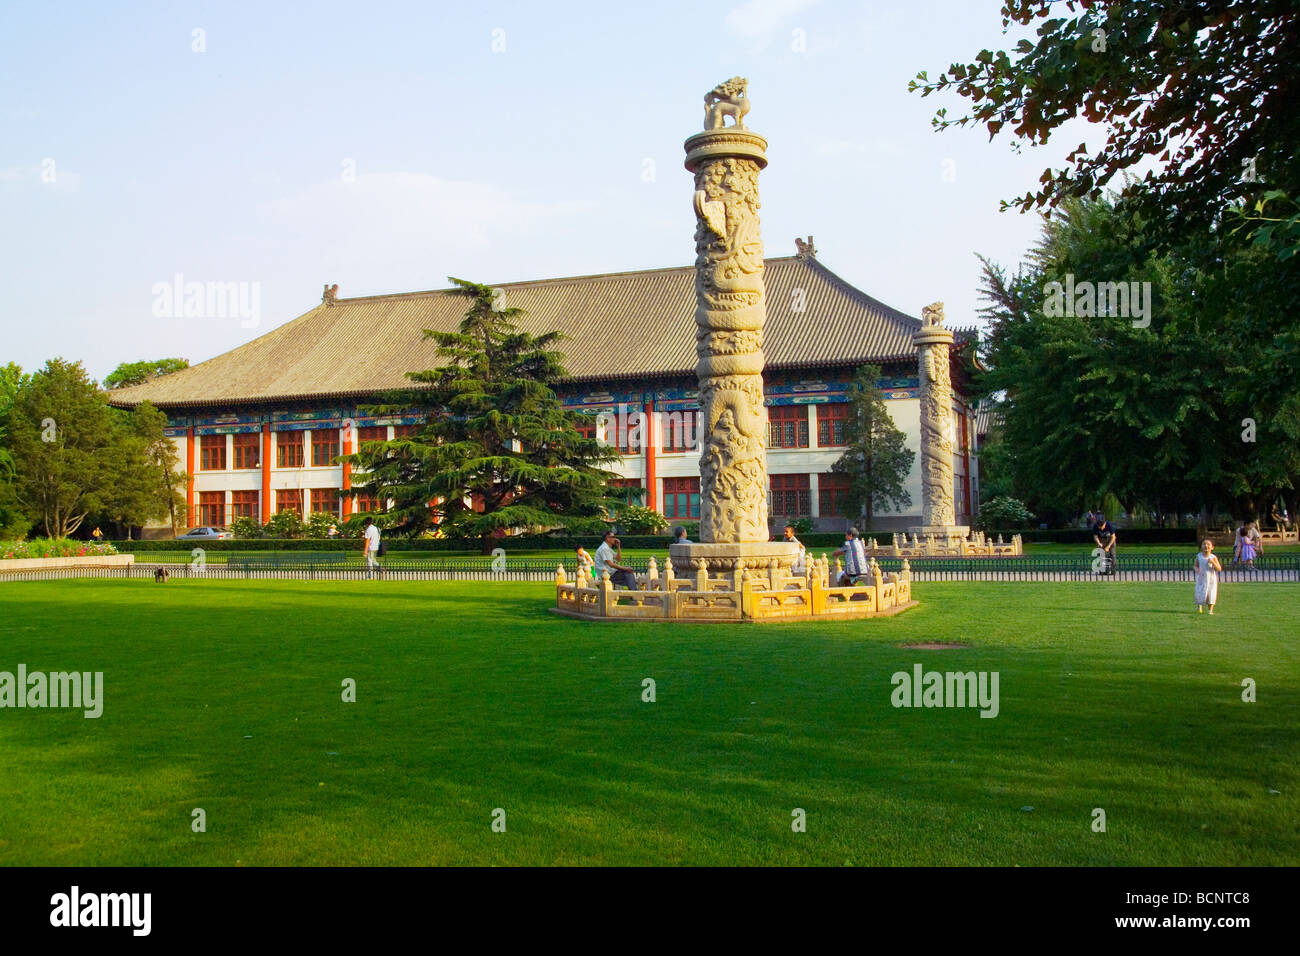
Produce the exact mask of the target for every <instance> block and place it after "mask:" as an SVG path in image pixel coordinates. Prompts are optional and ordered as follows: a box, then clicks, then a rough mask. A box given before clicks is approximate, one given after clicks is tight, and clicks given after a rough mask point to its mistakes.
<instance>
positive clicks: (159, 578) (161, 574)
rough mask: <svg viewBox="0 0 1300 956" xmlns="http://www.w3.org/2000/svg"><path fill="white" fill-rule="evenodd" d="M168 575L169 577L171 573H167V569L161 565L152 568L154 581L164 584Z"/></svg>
mask: <svg viewBox="0 0 1300 956" xmlns="http://www.w3.org/2000/svg"><path fill="white" fill-rule="evenodd" d="M169 577H171V575H170V574H168V573H167V569H166V568H164V567H163V566H162V565H159V566H158V567H157V568H155V569H154V572H153V579H154V583H156V584H166V583H167V579H168V578H169Z"/></svg>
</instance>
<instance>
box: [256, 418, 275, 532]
mask: <svg viewBox="0 0 1300 956" xmlns="http://www.w3.org/2000/svg"><path fill="white" fill-rule="evenodd" d="M271 508H272V502H271V423H270V422H262V514H261V517H260V518H259V519H258V520H259V522H260V523H261V524H266V523H267V522H268V521H270V520H271V514H272V511H271Z"/></svg>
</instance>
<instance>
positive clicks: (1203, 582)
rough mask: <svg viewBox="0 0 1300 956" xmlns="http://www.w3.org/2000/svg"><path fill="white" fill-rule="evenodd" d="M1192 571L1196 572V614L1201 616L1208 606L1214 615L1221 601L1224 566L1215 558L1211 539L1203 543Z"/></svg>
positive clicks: (1193, 561) (1193, 563) (1193, 562)
mask: <svg viewBox="0 0 1300 956" xmlns="http://www.w3.org/2000/svg"><path fill="white" fill-rule="evenodd" d="M1192 569H1193V570H1194V571H1195V572H1196V613H1197V614H1200V613H1201V612H1203V611H1204V610H1205V608H1206V606H1207V605H1208V606H1209V608H1210V613H1211V614H1213V613H1214V604H1215V602H1216V601H1217V600H1218V599H1219V572H1221V571H1222V570H1223V565H1221V564H1220V563H1219V559H1218V558H1216V557H1215V556H1214V542H1213V541H1211V540H1210V539H1209V538H1206V539H1205V540H1204V541H1202V542H1201V550H1200V553H1198V554H1197V555H1196V557H1195V558H1193V559H1192Z"/></svg>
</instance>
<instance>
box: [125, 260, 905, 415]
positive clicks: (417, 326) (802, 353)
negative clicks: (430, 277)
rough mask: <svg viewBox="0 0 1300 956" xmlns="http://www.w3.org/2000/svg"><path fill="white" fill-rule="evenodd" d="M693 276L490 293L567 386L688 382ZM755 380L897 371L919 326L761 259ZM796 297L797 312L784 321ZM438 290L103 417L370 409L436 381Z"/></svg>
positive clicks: (444, 318) (380, 306)
mask: <svg viewBox="0 0 1300 956" xmlns="http://www.w3.org/2000/svg"><path fill="white" fill-rule="evenodd" d="M694 277H695V270H694V267H693V266H682V267H678V268H672V269H652V270H647V271H642V272H621V273H611V274H606V275H595V276H580V277H576V278H568V279H545V280H540V281H534V282H511V283H501V284H499V285H498V286H497V287H499V288H501V289H503V290H504V294H505V304H506V305H508V306H518V307H520V308H522V309H524V310H525V311H526V312H527V315H526V316H524V317H523V318H522V319H521V320H520V322H519V323H518V324H519V327H520V328H521V329H522V330H524V331H527V332H531V333H533V334H540V333H543V332H548V331H552V330H554V329H559V330H560V331H561V332H563V333H564V335H565V336H566V338H565V340H564V341H563V342H562V343H561V345H560V350H561V351H563V352H564V353H565V356H566V359H565V365H566V367H567V369H568V372H569V377H570V379H572V380H574V381H616V380H618V379H629V378H645V377H648V376H682V375H691V374H693V373H694V370H695V318H694V317H695V285H694ZM764 278H765V281H766V284H767V294H768V318H767V328H766V336H765V338H766V349H765V351H766V355H767V367H768V368H769V369H785V368H789V369H798V368H809V367H817V366H828V365H858V364H862V363H863V362H868V361H872V362H883V361H889V360H893V359H910V358H912V357H913V356H914V355H915V354H916V352H915V348H914V347H913V345H912V341H911V339H912V333H913V332H914V331H916V329H918V328H920V325H921V323H920V321H919V320H917V319H915V318H913V317H911V316H909V315H905V314H904V313H902V312H899V311H897V310H896V309H891V308H890V307H889V306H886V305H883V304H882V303H880V302H877V301H876V300H875V299H873V298H871V297H870V296H868V295H865V294H863V293H862V292H859V291H858V290H857V289H855V288H853V287H852V286H850V285H849V284H848V283H846V282H845V281H844V280H843V279H841V278H839V276H837V275H835V274H834V273H833V272H831V271H830V270H829V269H827V268H826V267H825V266H823V265H822V264H821V263H819V262H817V261H816V260H815V259H813V258H811V257H805V256H790V257H786V258H778V259H768V260H767V263H766V270H765V273H764ZM796 290H802V300H803V303H804V311H802V312H796V311H795V309H794V307H795V304H796V301H797V300H798V296H797V294H796ZM445 291H446V290H434V291H428V292H407V293H401V294H396V295H376V296H365V297H363V298H356V299H338V300H337V301H336V302H335V303H334V304H333V305H329V306H326V305H319V306H317V307H316V308H314V309H312V310H311V311H310V312H307V313H304V314H303V315H300V316H299V317H298V318H296V319H293V320H292V321H290V322H286V323H285V324H284V325H282V326H280V327H279V328H277V329H275V330H273V331H271V332H268V333H267V334H266V335H263V336H260V337H259V338H256V339H254V340H253V341H251V342H249V343H247V344H245V345H241V346H239V347H238V348H236V349H233V350H231V351H229V352H226V353H224V354H222V355H218V356H217V357H215V358H212V359H209V360H208V361H206V362H201V363H199V364H198V365H194V366H191V367H189V368H187V369H183V370H181V371H178V372H173V373H171V374H169V375H165V376H163V377H161V378H158V379H155V380H153V381H151V382H147V383H145V384H143V385H137V386H134V387H132V388H124V389H119V390H118V391H116V392H113V393H112V403H113V404H114V405H119V406H127V407H129V406H133V405H135V404H138V403H139V402H141V401H145V400H147V401H150V402H153V403H154V404H155V405H158V406H160V407H163V408H168V407H178V406H194V405H208V406H211V405H237V404H246V403H255V402H266V401H294V400H304V399H305V400H310V399H316V398H324V397H357V398H361V397H364V396H368V395H373V394H374V393H375V392H378V391H383V390H385V389H390V388H396V387H401V386H405V385H408V384H409V382H408V381H407V379H406V377H405V373H407V372H410V371H417V370H420V369H425V368H432V367H436V366H437V365H438V364H440V360H439V359H438V357H437V356H436V355H435V349H436V346H435V344H434V343H433V342H431V341H428V340H425V339H423V338H422V330H423V329H435V330H439V331H453V330H455V329H456V328H458V326H459V323H460V320H461V318H462V317H463V315H464V312H465V308H466V304H467V303H466V300H465V299H464V298H463V297H461V296H453V295H447V294H445Z"/></svg>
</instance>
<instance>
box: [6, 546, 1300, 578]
mask: <svg viewBox="0 0 1300 956" xmlns="http://www.w3.org/2000/svg"><path fill="white" fill-rule="evenodd" d="M818 556H820V555H818ZM627 563H628V564H629V566H631V567H633V568H635V569H636V570H638V571H640V572H644V571H645V570H646V569H647V566H648V563H649V562H648V561H647V560H645V559H641V560H630V561H628V562H627ZM878 563H879V565H880V567H881V569H882V570H883V571H885V572H892V571H898V570H899V569H900V568H901V567H902V563H903V561H902V559H901V558H883V559H879V561H878ZM557 564H562V565H563V566H564V569H565V574H566V576H567V578H568V579H569V580H572V579H573V577H574V576H575V574H576V572H577V568H576V566H575V565H574V564H573V563H572V562H571V561H570V560H568V555H567V554H565V555H563V557H561V556H560V555H558V554H557V555H556V557H555V558H546V557H531V558H508V557H507V558H501V557H497V558H465V557H447V558H437V557H431V558H424V559H415V558H410V557H407V556H405V555H400V556H399V555H390V556H388V557H385V558H380V559H379V567H378V568H376V569H371V568H368V567H367V566H366V565H365V563H364V562H360V561H357V560H356V559H355V556H351V557H350V556H347V555H345V554H343V553H332V554H331V553H323V554H293V553H290V554H267V555H253V556H240V557H238V558H236V557H233V556H232V557H231V559H230V560H228V561H227V562H225V563H216V562H205V561H198V560H193V561H184V560H180V561H176V562H174V563H172V562H164V563H155V562H140V563H136V564H133V565H127V566H121V567H80V568H68V567H63V568H39V569H28V570H21V571H18V570H15V571H6V570H5V569H4V566H3V562H0V581H38V580H50V579H58V578H69V577H89V578H125V579H130V578H151V577H154V576H155V575H156V573H157V571H158V569H159V568H163V569H165V570H166V572H167V575H168V576H169V577H176V578H181V579H188V580H202V579H214V580H239V579H253V578H282V579H295V580H355V579H366V578H379V577H383V578H386V579H392V580H417V581H438V580H468V581H476V580H487V581H552V580H554V579H555V569H556V565H557ZM662 567H663V565H662V564H661V565H660V569H661V571H660V573H661V574H662ZM910 567H911V571H912V580H913V581H918V582H924V581H1190V580H1191V579H1192V558H1191V555H1190V554H1188V553H1186V552H1181V553H1173V552H1171V553H1169V554H1137V555H1133V556H1124V555H1121V556H1120V557H1119V560H1118V562H1117V565H1116V568H1115V573H1114V574H1102V573H1099V572H1100V571H1102V570H1105V569H1104V568H1102V567H1101V565H1100V564H1099V563H1097V564H1094V560H1093V559H1092V558H1091V557H1090V556H1087V555H1084V556H1075V555H1048V556H1042V557H1022V558H955V557H954V558H917V559H914V560H911V561H910ZM688 573H691V572H688V571H685V570H683V571H681V572H679V573H678V576H679V577H684V576H685V575H686V574H688ZM1221 579H1222V580H1223V581H1225V582H1252V581H1259V582H1300V554H1277V555H1266V556H1264V557H1262V558H1257V559H1256V560H1255V565H1254V567H1253V568H1248V567H1234V566H1229V565H1225V566H1224V573H1223V574H1222V575H1221Z"/></svg>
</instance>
